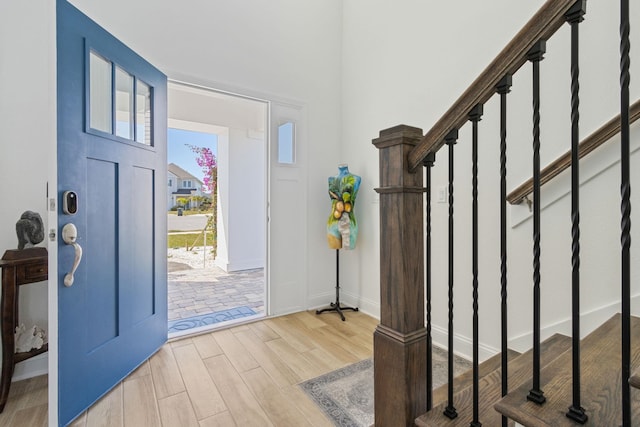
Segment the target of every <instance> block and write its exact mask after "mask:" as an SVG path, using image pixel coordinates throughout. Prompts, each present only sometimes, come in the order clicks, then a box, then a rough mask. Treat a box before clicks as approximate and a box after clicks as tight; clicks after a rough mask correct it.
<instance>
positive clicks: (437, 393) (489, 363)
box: [433, 350, 520, 407]
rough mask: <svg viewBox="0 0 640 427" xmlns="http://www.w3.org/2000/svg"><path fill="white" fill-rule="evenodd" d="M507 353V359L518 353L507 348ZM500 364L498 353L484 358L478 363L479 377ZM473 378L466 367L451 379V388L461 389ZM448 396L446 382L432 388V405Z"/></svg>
mask: <svg viewBox="0 0 640 427" xmlns="http://www.w3.org/2000/svg"><path fill="white" fill-rule="evenodd" d="M507 351H508V354H509V356H508V357H509V360H510V361H511V360H512V359H515V358H516V357H517V356H519V355H520V353H518V352H517V351H514V350H507ZM501 364H502V356H501V355H500V353H498V354H496V355H494V356H491V357H490V358H489V359H487V360H485V361H484V362H482V363H481V364H480V375H479V376H480V378H482V377H483V376H485V375H489V374H490V373H491V372H492V371H495V370H496V369H499V368H500V366H501ZM472 380H473V369H467V370H466V371H465V372H463V373H462V374H460V375H457V376H456V377H455V378H454V379H453V389H454V391H455V390H462V389H464V388H466V387H469V386H470V385H471V381H472ZM447 397H448V388H447V384H446V383H445V384H443V385H441V386H440V387H438V388H436V389H435V390H433V406H434V407H436V406H438V405H440V404H441V403H442V402H445V401H446V400H447Z"/></svg>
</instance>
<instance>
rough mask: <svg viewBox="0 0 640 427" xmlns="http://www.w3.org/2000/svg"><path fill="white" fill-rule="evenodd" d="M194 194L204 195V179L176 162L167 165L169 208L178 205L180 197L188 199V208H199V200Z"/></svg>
mask: <svg viewBox="0 0 640 427" xmlns="http://www.w3.org/2000/svg"><path fill="white" fill-rule="evenodd" d="M194 196H204V194H203V193H202V181H200V180H199V179H198V178H196V177H195V176H193V175H191V174H190V173H189V172H187V171H186V170H184V169H182V168H181V167H180V166H178V165H176V164H175V163H169V165H168V166H167V210H170V209H171V208H173V207H175V206H177V205H178V199H179V198H185V199H188V202H187V204H186V205H185V207H186V208H187V209H192V208H197V207H198V206H199V205H200V201H199V200H194V199H193V197H194Z"/></svg>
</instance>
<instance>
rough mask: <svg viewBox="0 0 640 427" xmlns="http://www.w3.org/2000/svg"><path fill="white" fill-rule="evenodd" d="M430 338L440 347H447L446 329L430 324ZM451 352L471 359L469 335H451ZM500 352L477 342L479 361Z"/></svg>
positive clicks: (471, 348) (471, 345) (471, 349)
mask: <svg viewBox="0 0 640 427" xmlns="http://www.w3.org/2000/svg"><path fill="white" fill-rule="evenodd" d="M431 340H432V341H433V345H437V346H438V347H440V348H443V349H445V350H446V349H447V347H448V345H447V343H448V342H449V334H448V332H447V329H445V328H441V327H439V326H436V325H432V326H431ZM453 353H454V354H456V355H458V356H460V357H462V358H463V359H467V360H471V359H473V340H472V339H471V338H469V337H465V336H464V335H460V334H456V333H454V335H453ZM498 353H500V350H499V349H497V348H494V347H491V346H488V345H485V344H483V343H479V344H478V357H479V359H480V362H484V361H485V360H487V359H488V358H490V357H491V356H494V355H496V354H498Z"/></svg>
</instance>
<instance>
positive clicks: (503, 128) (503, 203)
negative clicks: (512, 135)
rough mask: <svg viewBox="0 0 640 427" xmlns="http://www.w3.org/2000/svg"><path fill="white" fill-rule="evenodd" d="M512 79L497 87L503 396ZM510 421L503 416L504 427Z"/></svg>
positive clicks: (504, 381) (505, 381)
mask: <svg viewBox="0 0 640 427" xmlns="http://www.w3.org/2000/svg"><path fill="white" fill-rule="evenodd" d="M511 85H512V78H511V75H510V74H507V75H506V76H504V77H503V78H502V80H500V82H499V83H498V85H497V86H496V90H497V92H498V93H499V94H500V348H501V365H502V372H501V373H502V396H503V397H504V396H506V395H507V393H508V392H509V375H508V374H509V371H508V360H507V350H508V349H507V338H508V329H507V94H508V93H509V91H510V90H511ZM508 425H509V420H508V419H507V417H505V416H504V415H503V416H502V427H507V426H508Z"/></svg>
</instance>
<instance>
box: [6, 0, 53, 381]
mask: <svg viewBox="0 0 640 427" xmlns="http://www.w3.org/2000/svg"><path fill="white" fill-rule="evenodd" d="M54 9H55V7H54V6H53V5H52V2H51V1H44V0H42V1H37V2H32V3H30V4H27V3H25V2H20V1H3V2H2V3H0V93H1V94H2V96H0V129H2V138H1V142H0V171H1V176H2V182H3V183H4V185H3V187H2V200H3V207H2V209H0V253H4V251H5V250H7V249H16V248H17V245H18V241H17V238H16V233H15V223H16V221H17V220H18V219H19V218H20V215H21V214H22V212H24V211H25V210H32V211H35V212H38V213H39V214H40V216H42V219H43V221H44V223H45V227H46V230H48V227H47V223H48V222H49V218H48V214H47V181H48V178H49V174H50V166H51V159H52V158H55V146H54V145H53V144H54V142H55V129H56V124H55V74H54V72H55V51H54V50H53V49H54V48H55V35H54V34H55V33H54V27H55V12H54ZM50 189H51V190H50V193H51V197H54V198H55V191H56V190H55V181H54V182H53V183H52V186H51V187H50ZM51 226H52V227H53V228H55V227H56V226H55V223H53V224H51ZM46 234H48V232H46V233H45V238H46ZM47 242H48V239H46V240H45V241H44V242H43V243H41V244H40V246H46V245H47ZM54 251H55V248H54ZM50 253H51V252H50ZM50 274H52V275H55V274H56V271H55V270H52V269H51V268H50ZM19 310H20V318H19V322H20V323H24V324H25V325H26V326H27V328H29V327H31V326H32V325H33V324H34V323H35V324H37V325H39V326H41V327H43V328H44V329H45V330H47V332H48V329H49V323H48V319H47V315H48V311H47V285H46V282H45V283H40V284H32V285H26V286H22V287H21V289H20V307H19ZM54 339H55V336H54ZM46 367H47V360H46V355H43V356H38V357H37V358H34V359H30V360H29V361H27V362H25V363H22V364H20V365H18V366H17V367H16V373H15V375H14V380H15V379H20V378H23V377H24V376H25V372H26V373H27V375H28V374H29V373H31V374H34V373H35V374H39V373H43V372H46Z"/></svg>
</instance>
